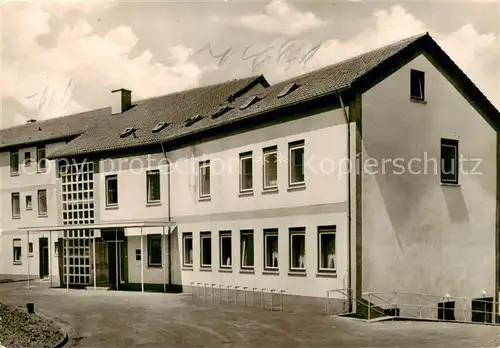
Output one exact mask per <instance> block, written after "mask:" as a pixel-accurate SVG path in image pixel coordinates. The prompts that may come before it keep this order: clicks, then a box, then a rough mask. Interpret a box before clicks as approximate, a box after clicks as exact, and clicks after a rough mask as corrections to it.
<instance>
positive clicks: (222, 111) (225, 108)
mask: <svg viewBox="0 0 500 348" xmlns="http://www.w3.org/2000/svg"><path fill="white" fill-rule="evenodd" d="M229 110H232V107H230V106H228V105H224V106H221V107H220V108H219V109H218V110H217V111H216V112H214V113H213V115H212V118H214V119H215V118H217V117H220V116H222V115H224V114H225V113H226V112H228V111H229Z"/></svg>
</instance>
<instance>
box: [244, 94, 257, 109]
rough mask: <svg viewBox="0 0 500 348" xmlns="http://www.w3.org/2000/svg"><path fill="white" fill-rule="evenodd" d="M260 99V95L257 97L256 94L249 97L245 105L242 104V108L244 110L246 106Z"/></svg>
mask: <svg viewBox="0 0 500 348" xmlns="http://www.w3.org/2000/svg"><path fill="white" fill-rule="evenodd" d="M259 100H260V98H259V97H257V96H256V95H254V96H253V97H250V98H248V99H247V100H246V101H245V102H244V103H243V105H241V106H240V110H244V109H246V108H248V107H249V106H250V105H252V104H254V103H256V102H258V101H259Z"/></svg>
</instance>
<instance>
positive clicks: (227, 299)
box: [226, 285, 232, 304]
mask: <svg viewBox="0 0 500 348" xmlns="http://www.w3.org/2000/svg"><path fill="white" fill-rule="evenodd" d="M231 288H232V286H231V285H228V286H227V297H226V304H229V297H230V294H231Z"/></svg>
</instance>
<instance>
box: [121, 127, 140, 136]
mask: <svg viewBox="0 0 500 348" xmlns="http://www.w3.org/2000/svg"><path fill="white" fill-rule="evenodd" d="M135 130H136V129H135V128H134V127H128V128H125V130H124V131H123V132H122V134H120V138H126V137H128V136H129V135H130V134H132V133H134V132H135Z"/></svg>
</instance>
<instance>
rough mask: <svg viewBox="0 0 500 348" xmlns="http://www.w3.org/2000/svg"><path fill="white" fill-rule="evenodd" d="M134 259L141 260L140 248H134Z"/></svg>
mask: <svg viewBox="0 0 500 348" xmlns="http://www.w3.org/2000/svg"><path fill="white" fill-rule="evenodd" d="M135 261H141V249H135Z"/></svg>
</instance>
